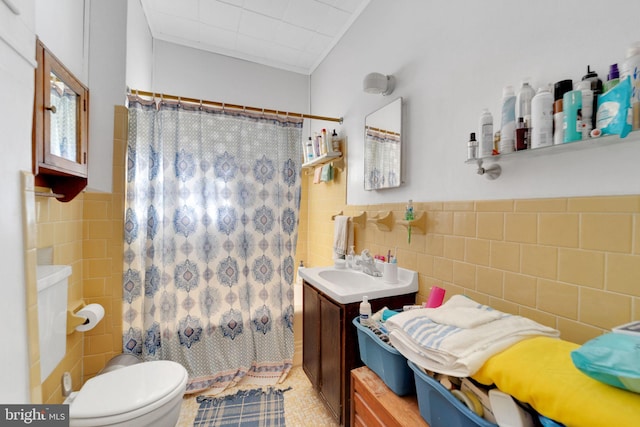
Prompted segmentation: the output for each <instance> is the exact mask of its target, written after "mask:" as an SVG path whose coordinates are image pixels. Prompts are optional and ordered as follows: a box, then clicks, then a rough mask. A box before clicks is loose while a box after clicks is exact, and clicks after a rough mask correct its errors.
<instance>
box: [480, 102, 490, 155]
mask: <svg viewBox="0 0 640 427" xmlns="http://www.w3.org/2000/svg"><path fill="white" fill-rule="evenodd" d="M479 131H480V142H479V143H478V150H476V157H478V158H483V157H491V154H492V153H493V116H492V115H491V112H490V111H489V109H488V108H485V109H484V110H482V115H481V116H480V129H479Z"/></svg>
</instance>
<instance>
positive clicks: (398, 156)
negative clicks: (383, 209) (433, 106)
mask: <svg viewBox="0 0 640 427" xmlns="http://www.w3.org/2000/svg"><path fill="white" fill-rule="evenodd" d="M401 161H402V98H398V99H396V100H395V101H392V102H391V103H389V104H387V105H385V106H384V107H382V108H380V109H379V110H377V111H374V112H373V113H371V114H369V115H368V116H367V117H366V118H365V120H364V189H365V190H380V189H383V188H394V187H399V186H400V183H401V164H402V162H401Z"/></svg>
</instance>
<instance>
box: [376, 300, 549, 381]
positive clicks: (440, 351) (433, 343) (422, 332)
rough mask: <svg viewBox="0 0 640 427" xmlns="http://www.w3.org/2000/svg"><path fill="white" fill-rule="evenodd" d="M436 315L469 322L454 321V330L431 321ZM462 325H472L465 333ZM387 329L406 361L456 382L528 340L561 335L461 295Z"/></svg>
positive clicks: (405, 316) (392, 320) (396, 321)
mask: <svg viewBox="0 0 640 427" xmlns="http://www.w3.org/2000/svg"><path fill="white" fill-rule="evenodd" d="M474 307H475V310H474ZM460 309H463V310H460ZM436 311H437V312H438V313H437V315H436V317H437V318H439V319H440V320H443V319H451V318H452V317H455V315H456V313H457V314H458V315H461V316H465V319H459V320H450V321H451V322H452V323H455V324H456V325H451V324H446V323H438V322H435V321H434V320H433V318H432V316H433V313H434V312H436ZM444 311H447V312H448V313H443V312H444ZM492 319H493V320H492ZM462 324H467V325H473V326H472V327H469V328H462V327H460V325H462ZM386 325H387V328H388V329H389V338H390V340H391V343H392V344H393V345H394V347H395V348H396V349H397V350H398V351H399V352H400V353H402V355H403V356H405V357H406V358H407V359H409V360H411V361H412V362H414V363H415V364H417V365H418V366H421V367H423V368H426V369H428V370H431V371H434V372H439V373H443V374H447V375H453V376H458V377H468V376H471V375H472V374H474V373H475V372H476V371H477V370H478V369H479V368H480V367H481V366H482V364H483V363H484V362H485V361H486V360H487V359H488V358H490V357H491V356H493V355H494V354H496V353H499V352H500V351H502V350H504V349H506V348H508V347H509V346H511V345H513V344H515V343H516V342H518V341H521V340H523V339H525V338H528V337H533V336H539V335H540V336H549V337H558V336H559V335H560V334H559V332H558V331H557V330H555V329H553V328H549V327H546V326H543V325H540V324H539V323H537V322H534V321H533V320H531V319H527V318H525V317H522V316H515V315H510V314H506V313H502V312H500V311H497V310H488V307H487V306H483V305H482V304H478V303H477V302H475V301H473V300H471V299H469V298H467V297H464V296H462V295H454V296H453V297H451V299H449V301H447V302H446V303H445V304H443V305H442V306H440V307H438V308H433V309H418V310H409V311H406V312H403V313H400V314H398V315H396V316H393V317H392V318H390V319H389V320H388V321H387V323H386Z"/></svg>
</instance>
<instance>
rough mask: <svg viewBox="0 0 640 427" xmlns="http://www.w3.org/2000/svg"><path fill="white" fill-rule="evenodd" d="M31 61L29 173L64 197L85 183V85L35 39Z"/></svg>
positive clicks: (86, 137)
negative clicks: (32, 94)
mask: <svg viewBox="0 0 640 427" xmlns="http://www.w3.org/2000/svg"><path fill="white" fill-rule="evenodd" d="M36 61H37V63H38V66H37V68H36V71H35V94H34V104H33V173H34V175H35V180H36V185H38V186H42V187H48V188H51V189H52V190H53V192H54V193H56V194H58V195H59V196H58V198H59V200H61V201H63V202H66V201H69V200H72V199H73V198H74V197H75V196H76V195H77V194H78V193H80V191H82V190H83V189H84V188H85V187H86V186H87V177H88V165H87V157H88V150H89V147H88V145H89V144H88V133H89V89H88V88H87V87H86V86H84V85H83V84H82V83H81V82H80V81H79V80H78V79H77V78H76V77H75V76H74V75H73V74H72V73H71V72H70V71H69V70H68V69H67V68H66V67H65V66H64V65H63V64H62V63H61V62H60V61H59V60H58V59H57V58H56V57H55V56H54V55H53V54H52V53H51V52H50V51H49V50H48V49H47V48H46V47H45V46H44V44H42V42H41V41H40V40H37V41H36Z"/></svg>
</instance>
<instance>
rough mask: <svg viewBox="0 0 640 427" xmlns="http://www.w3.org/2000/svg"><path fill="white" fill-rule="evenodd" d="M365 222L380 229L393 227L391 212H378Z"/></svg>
mask: <svg viewBox="0 0 640 427" xmlns="http://www.w3.org/2000/svg"><path fill="white" fill-rule="evenodd" d="M367 222H368V223H371V224H373V225H375V226H376V227H377V228H378V230H380V231H391V229H392V228H393V212H391V211H389V212H386V213H385V212H378V214H377V215H375V216H372V217H371V218H368V219H367Z"/></svg>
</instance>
